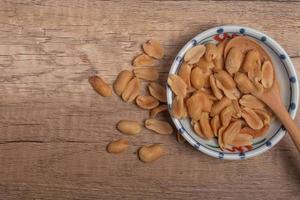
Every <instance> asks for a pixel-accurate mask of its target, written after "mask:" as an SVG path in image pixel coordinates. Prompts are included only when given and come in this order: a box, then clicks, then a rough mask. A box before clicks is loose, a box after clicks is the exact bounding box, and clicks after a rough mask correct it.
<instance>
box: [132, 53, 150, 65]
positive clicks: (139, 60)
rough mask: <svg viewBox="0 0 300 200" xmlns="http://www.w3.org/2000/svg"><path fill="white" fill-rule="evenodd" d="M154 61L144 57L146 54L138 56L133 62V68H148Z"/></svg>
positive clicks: (146, 56)
mask: <svg viewBox="0 0 300 200" xmlns="http://www.w3.org/2000/svg"><path fill="white" fill-rule="evenodd" d="M155 63H156V62H155V60H154V59H153V58H152V57H150V56H148V55H146V54H144V53H143V54H140V55H138V56H137V57H136V58H135V59H134V60H133V66H135V67H148V66H153V65H154V64H155Z"/></svg>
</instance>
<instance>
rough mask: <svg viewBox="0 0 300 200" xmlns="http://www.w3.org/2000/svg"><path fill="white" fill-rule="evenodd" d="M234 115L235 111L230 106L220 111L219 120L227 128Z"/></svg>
mask: <svg viewBox="0 0 300 200" xmlns="http://www.w3.org/2000/svg"><path fill="white" fill-rule="evenodd" d="M234 113H235V110H234V108H233V106H232V105H229V106H227V107H226V108H224V109H223V110H222V111H221V113H220V119H221V122H222V125H223V126H228V124H229V123H230V120H231V118H232V116H233V114H234Z"/></svg>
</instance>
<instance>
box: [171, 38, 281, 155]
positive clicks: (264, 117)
mask: <svg viewBox="0 0 300 200" xmlns="http://www.w3.org/2000/svg"><path fill="white" fill-rule="evenodd" d="M243 37H245V36H239V37H237V38H233V39H230V40H228V39H226V40H224V41H222V42H219V43H218V44H213V43H208V44H206V45H197V46H195V47H192V48H191V49H189V50H188V51H187V52H186V54H185V56H184V61H183V63H182V65H181V67H180V69H179V71H178V74H172V75H170V76H169V78H168V85H169V86H170V88H171V89H172V91H173V93H174V94H175V96H174V99H173V104H172V112H171V115H172V116H173V117H175V118H178V119H180V118H187V117H189V118H190V119H191V125H192V126H193V129H194V131H195V133H196V134H197V135H198V136H200V137H201V138H203V139H207V140H209V139H212V138H214V137H216V138H217V141H218V143H219V146H220V148H221V149H231V148H232V147H242V146H250V147H251V146H252V144H253V139H254V138H256V137H260V136H262V135H264V134H265V133H266V132H267V130H268V128H269V126H270V122H271V120H272V117H273V114H272V112H271V111H270V110H269V109H268V108H267V106H266V105H265V104H264V103H263V102H262V101H260V100H259V99H258V98H256V97H255V96H256V95H259V94H262V93H263V92H264V90H266V89H268V88H271V87H272V85H273V83H274V82H275V74H274V73H275V72H274V69H273V65H272V62H271V60H270V59H269V57H268V56H266V53H265V52H263V51H261V49H259V48H256V46H255V44H254V45H252V46H251V47H249V45H248V43H249V42H248V41H247V42H243V41H244V40H243V39H244V38H243ZM247 45H248V46H247Z"/></svg>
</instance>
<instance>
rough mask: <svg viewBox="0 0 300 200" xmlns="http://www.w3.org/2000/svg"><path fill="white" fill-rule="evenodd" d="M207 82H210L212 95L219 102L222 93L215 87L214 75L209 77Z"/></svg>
mask: <svg viewBox="0 0 300 200" xmlns="http://www.w3.org/2000/svg"><path fill="white" fill-rule="evenodd" d="M209 82H210V86H211V89H212V91H213V94H214V95H215V96H216V97H217V99H219V100H220V99H222V98H223V94H222V91H221V90H220V89H219V88H218V87H217V84H216V79H215V77H214V75H210V76H209Z"/></svg>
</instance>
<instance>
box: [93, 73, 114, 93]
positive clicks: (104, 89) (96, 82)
mask: <svg viewBox="0 0 300 200" xmlns="http://www.w3.org/2000/svg"><path fill="white" fill-rule="evenodd" d="M89 82H90V84H91V86H92V87H93V88H94V90H96V92H98V93H99V94H100V95H101V96H104V97H109V96H111V95H112V90H111V87H110V86H109V85H108V84H107V83H105V82H104V81H103V80H102V78H100V77H99V76H96V75H94V76H91V77H90V78H89Z"/></svg>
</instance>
